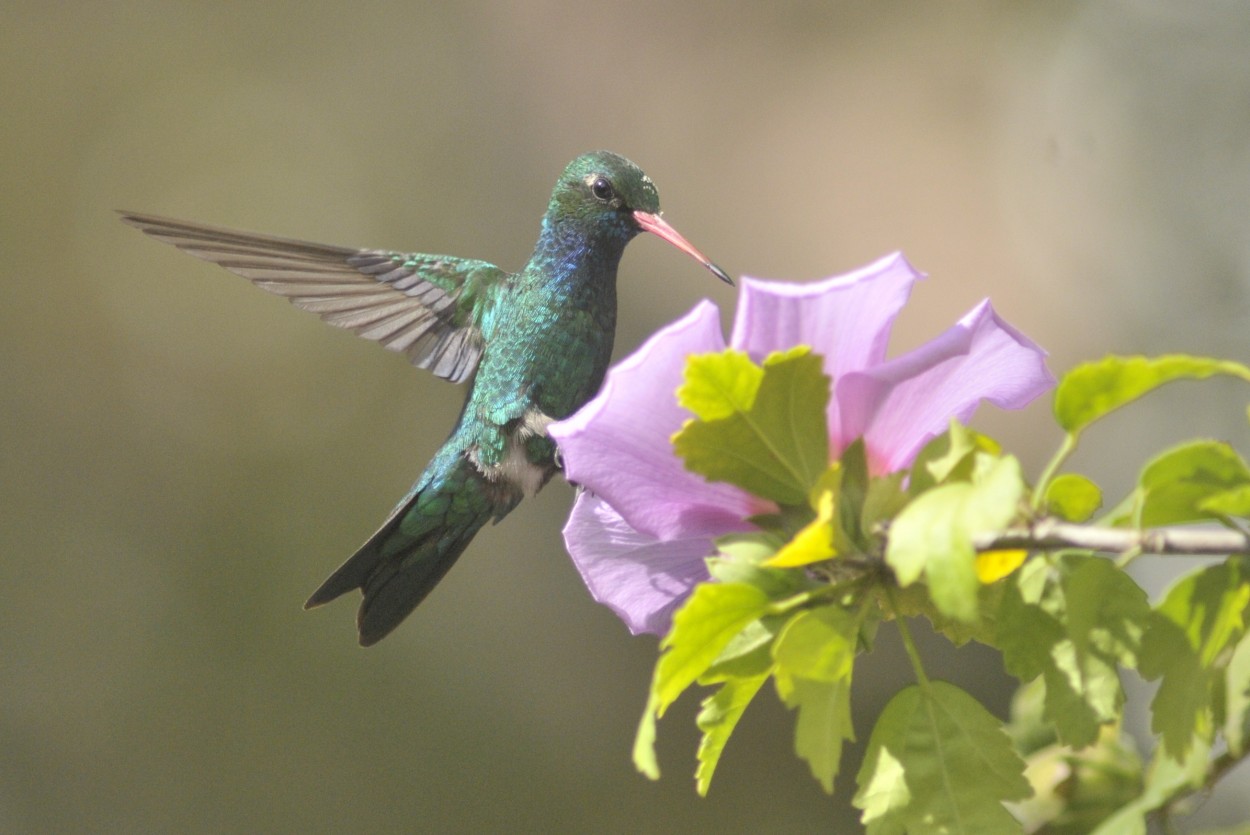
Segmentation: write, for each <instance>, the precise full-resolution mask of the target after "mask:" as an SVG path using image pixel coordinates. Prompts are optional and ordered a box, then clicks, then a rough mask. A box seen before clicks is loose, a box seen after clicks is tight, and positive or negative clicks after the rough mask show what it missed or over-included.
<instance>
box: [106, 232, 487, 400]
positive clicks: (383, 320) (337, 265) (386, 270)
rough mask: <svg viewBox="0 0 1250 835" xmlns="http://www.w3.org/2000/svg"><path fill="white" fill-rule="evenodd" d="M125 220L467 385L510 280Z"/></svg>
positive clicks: (462, 261)
mask: <svg viewBox="0 0 1250 835" xmlns="http://www.w3.org/2000/svg"><path fill="white" fill-rule="evenodd" d="M121 216H122V221H123V222H125V223H127V224H129V225H131V226H134V227H136V228H138V229H140V230H142V231H143V232H145V233H147V234H148V235H151V236H152V237H153V238H156V239H157V240H159V241H163V242H164V243H167V244H170V245H171V246H175V247H177V248H178V249H181V250H182V251H183V252H186V253H189V254H191V255H194V256H195V257H197V258H201V259H203V260H205V261H211V262H213V263H215V264H219V265H221V266H222V267H225V268H226V269H227V270H230V271H231V272H232V273H235V274H236V275H241V276H243V277H244V278H246V279H248V280H249V281H251V282H252V283H253V284H255V285H256V286H257V287H259V288H261V289H262V290H265V291H267V292H270V293H273V294H275V295H278V296H282V297H284V298H286V299H287V301H289V302H291V304H293V305H295V306H296V307H298V308H300V309H302V310H307V311H309V312H311V313H315V314H317V315H318V316H320V317H321V318H322V320H324V321H325V322H327V323H329V324H331V325H334V326H335V327H339V328H345V329H347V330H350V331H353V332H354V333H356V334H358V335H360V336H362V337H364V338H365V339H370V340H373V341H374V342H377V343H379V344H381V345H383V346H385V347H386V348H389V349H390V350H392V351H398V352H401V353H404V354H406V355H407V356H408V358H409V360H410V361H411V362H412V364H413V365H415V366H417V367H418V368H428V369H429V370H430V371H432V372H433V373H434V374H436V375H438V376H439V377H443V378H446V379H448V380H451V381H452V382H460V381H461V380H464V379H466V378H468V377H469V376H471V375H472V374H473V371H474V370H475V369H476V368H477V363H478V360H479V359H480V358H481V355H482V347H483V340H482V334H481V330H480V322H481V321H482V317H483V315H484V312H485V311H484V309H483V307H484V305H485V304H487V303H488V301H487V299H488V297H489V295H490V294H489V292H486V291H488V290H489V288H490V286H491V285H494V284H499V283H501V282H503V281H505V280H506V279H507V273H505V272H504V271H503V270H501V269H499V268H498V267H496V266H494V265H493V264H488V263H486V262H485V261H475V260H471V259H467V258H453V257H451V256H446V255H423V254H412V255H408V254H404V253H398V252H388V251H386V250H380V249H351V248H348V247H339V246H329V245H326V244H315V243H309V242H307V241H298V240H295V239H292V238H279V237H275V236H271V235H255V234H252V233H250V232H240V231H236V230H233V229H221V228H218V227H214V226H204V225H202V224H198V223H190V222H187V221H181V220H173V219H170V218H164V217H157V216H155V215H144V214H134V213H131V212H122V213H121Z"/></svg>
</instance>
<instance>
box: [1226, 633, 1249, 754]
mask: <svg viewBox="0 0 1250 835" xmlns="http://www.w3.org/2000/svg"><path fill="white" fill-rule="evenodd" d="M1224 686H1225V688H1226V690H1225V696H1224V739H1225V741H1227V742H1228V750H1229V751H1230V752H1231V753H1232V754H1233V755H1234V756H1241V755H1242V754H1244V753H1245V752H1246V749H1247V743H1250V635H1243V636H1242V637H1241V640H1240V641H1238V642H1237V648H1236V649H1235V650H1233V655H1232V658H1231V659H1230V660H1229V662H1228V669H1227V671H1226V672H1225V677H1224Z"/></svg>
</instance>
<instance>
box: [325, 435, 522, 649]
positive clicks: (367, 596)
mask: <svg viewBox="0 0 1250 835" xmlns="http://www.w3.org/2000/svg"><path fill="white" fill-rule="evenodd" d="M448 458H449V456H445V455H439V456H437V457H436V458H435V459H434V460H433V461H432V462H430V466H429V467H428V468H427V470H426V472H425V473H424V474H423V475H422V476H421V480H420V481H419V482H417V486H416V487H415V488H414V490H413V492H412V494H411V495H410V496H409V497H408V498H407V499H405V500H404V501H403V502H401V503H400V505H399V506H398V507H396V508H395V510H394V511H392V512H391V515H390V518H388V519H387V520H386V522H385V523H383V525H382V527H381V528H379V529H378V532H377V533H375V534H374V535H373V536H372V537H370V538H369V541H368V542H366V543H365V544H364V545H362V546H361V547H360V550H358V551H357V552H356V553H355V554H353V555H352V557H351V558H350V559H348V560H347V562H345V563H343V564H342V565H341V566H339V568H338V570H337V571H335V572H334V573H333V574H331V575H330V576H329V577H328V578H327V579H326V581H325V582H324V583H322V584H321V588H319V589H317V590H316V591H315V592H313V594H312V597H310V598H308V602H307V603H305V604H304V608H305V609H311V608H313V607H314V606H320V605H321V604H322V603H328V602H329V601H331V600H333V599H334V598H336V597H338V596H339V595H342V594H346V593H347V592H349V591H352V590H353V589H360V590H361V591H362V592H363V593H364V600H363V601H362V602H361V604H360V610H359V612H357V614H356V626H357V628H358V629H359V631H360V644H361V646H366V647H367V646H371V645H373V644H376V643H377V642H378V641H380V640H382V639H383V638H385V637H386V636H387V635H389V634H390V633H391V630H393V629H394V628H395V627H396V626H399V624H400V622H401V621H402V620H403V619H404V618H406V617H408V615H409V614H411V613H412V610H413V609H415V608H417V604H419V603H420V602H421V601H422V600H424V599H425V596H426V595H427V594H429V593H430V591H432V590H433V588H434V587H435V586H436V585H438V582H439V581H440V580H442V579H443V577H444V575H446V574H447V572H448V571H449V570H450V569H451V567H452V566H453V565H454V564H455V562H456V559H457V558H458V557H459V556H460V554H461V553H463V552H464V549H465V548H466V547H467V546H468V544H469V542H471V541H472V540H473V537H474V535H476V534H477V532H478V531H479V530H481V528H482V526H483V525H485V524H486V522H487V521H488V520H489V519H491V517H494V518H496V519H499V518H501V517H502V516H503V515H504V514H505V513H507V512H508V511H509V510H511V509H512V507H513V506H515V504H516V502H515V501H509V500H507V499H505V501H503V502H500V501H499V498H500V497H499V496H498V492H499V489H498V485H494V484H491V483H490V482H488V481H487V480H486V479H485V478H484V477H483V476H482V474H481V473H480V472H479V471H478V469H477V467H475V466H474V465H473V464H472V462H470V461H469V460H468V459H467V458H465V457H464V456H462V455H456V456H450V460H448ZM517 498H518V499H519V496H518V497H517Z"/></svg>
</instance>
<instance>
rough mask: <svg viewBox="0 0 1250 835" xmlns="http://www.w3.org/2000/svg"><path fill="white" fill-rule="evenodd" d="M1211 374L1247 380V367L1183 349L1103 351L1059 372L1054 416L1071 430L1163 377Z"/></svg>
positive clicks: (1152, 386) (1150, 388)
mask: <svg viewBox="0 0 1250 835" xmlns="http://www.w3.org/2000/svg"><path fill="white" fill-rule="evenodd" d="M1216 374H1227V375H1230V376H1233V377H1239V378H1241V379H1243V380H1247V381H1250V368H1247V367H1246V366H1244V365H1242V364H1241V363H1237V362H1230V361H1227V360H1217V359H1210V358H1207V357H1191V356H1186V355H1183V354H1169V355H1166V356H1161V357H1140V356H1134V357H1119V356H1110V357H1105V358H1103V359H1101V360H1098V361H1097V362H1090V363H1085V364H1084V365H1079V366H1077V367H1076V368H1074V369H1072V370H1071V371H1069V372H1068V373H1067V374H1065V375H1063V377H1062V378H1061V379H1060V380H1059V385H1058V386H1057V387H1056V389H1055V404H1054V408H1055V417H1056V419H1057V420H1058V421H1059V425H1060V426H1061V427H1062V428H1063V429H1064V430H1065V431H1066V432H1068V433H1072V434H1075V433H1077V432H1080V431H1081V430H1083V429H1084V428H1085V427H1087V426H1089V424H1091V423H1093V422H1094V421H1096V420H1098V419H1099V418H1102V417H1104V416H1105V415H1107V414H1108V413H1109V412H1112V411H1114V410H1116V409H1118V408H1120V407H1121V406H1124V405H1125V404H1127V403H1131V402H1132V401H1134V400H1136V399H1137V398H1139V397H1141V396H1143V395H1145V394H1148V393H1149V392H1151V391H1153V390H1154V389H1156V388H1158V387H1159V386H1161V385H1164V384H1165V383H1170V382H1172V381H1174V380H1203V379H1206V378H1207V377H1211V376H1214V375H1216Z"/></svg>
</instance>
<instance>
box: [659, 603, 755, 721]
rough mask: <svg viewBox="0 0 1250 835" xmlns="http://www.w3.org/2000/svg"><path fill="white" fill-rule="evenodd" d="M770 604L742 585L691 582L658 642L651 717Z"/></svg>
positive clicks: (708, 665) (677, 694) (661, 713)
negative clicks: (690, 589) (689, 591)
mask: <svg viewBox="0 0 1250 835" xmlns="http://www.w3.org/2000/svg"><path fill="white" fill-rule="evenodd" d="M770 603H771V600H770V599H769V597H768V595H767V594H765V593H764V592H763V591H762V590H761V589H759V588H757V587H756V586H752V585H747V584H745V583H701V584H700V585H698V586H695V589H694V593H693V594H691V595H690V599H689V600H687V601H686V603H685V605H684V606H682V607H681V608H680V609H678V610H677V613H676V614H675V615H674V616H673V627H672V629H671V630H670V631H669V633H668V635H666V636H665V637H664V639H663V640H662V641H661V642H660V649H662V650H663V651H664V654H663V655H661V656H660V660H659V663H657V664H656V667H655V680H654V683H653V684H652V693H653V694H654V696H655V713H656V716H657V717H658V716H663V715H664V711H665V710H667V709H668V706H669V705H671V704H672V703H673V702H674V701H675V700H676V699H677V697H678V696H680V695H681V694H682V692H683V691H684V690H685V689H686V688H687V687H689V686H690V685H691V684H693V683H694V681H695V679H697V678H698V677H699V676H701V675H703V673H704V671H706V670H707V668H708V667H710V666H711V665H712V663H713V662H714V661H715V660H716V659H717V657H718V656H719V655H720V653H721V651H722V650H723V649H724V648H725V647H726V646H727V645H728V644H729V642H730V641H731V640H733V638H734V636H736V635H737V634H738V633H739V632H741V631H742V630H743V629H744V628H746V626H747V625H748V624H750V623H751V622H752V621H755V620H758V619H759V618H760V616H761V615H763V614H764V613H765V612H767V611H768V607H769V604H770Z"/></svg>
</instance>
